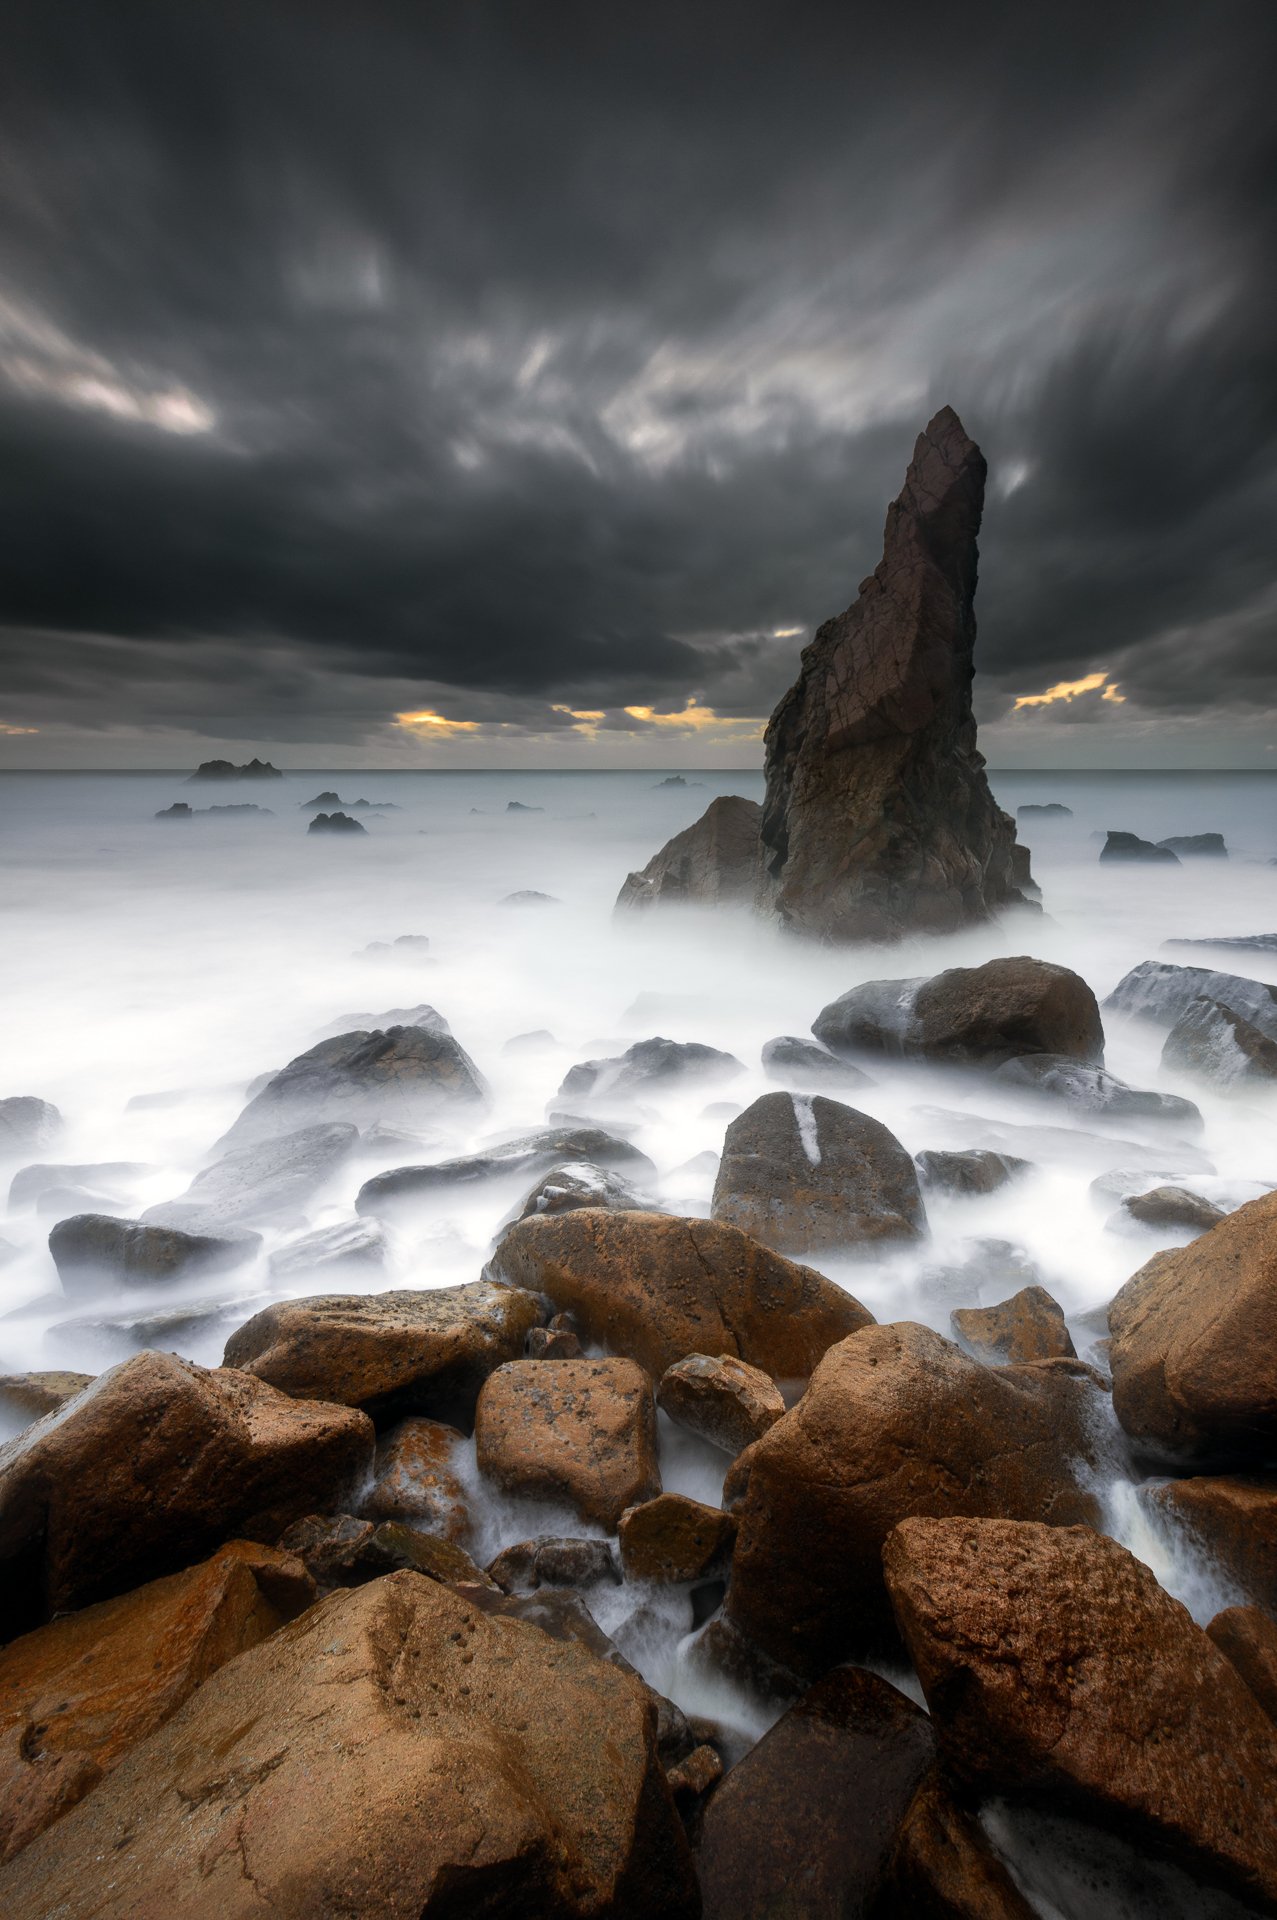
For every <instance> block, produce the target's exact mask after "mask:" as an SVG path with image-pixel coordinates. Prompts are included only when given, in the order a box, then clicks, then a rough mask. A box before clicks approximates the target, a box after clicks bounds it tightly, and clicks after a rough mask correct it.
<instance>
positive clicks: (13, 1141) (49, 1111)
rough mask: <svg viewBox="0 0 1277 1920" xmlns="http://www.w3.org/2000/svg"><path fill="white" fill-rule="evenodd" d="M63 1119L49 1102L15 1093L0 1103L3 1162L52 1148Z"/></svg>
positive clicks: (0, 1141) (0, 1157)
mask: <svg viewBox="0 0 1277 1920" xmlns="http://www.w3.org/2000/svg"><path fill="white" fill-rule="evenodd" d="M62 1125H63V1122H62V1115H61V1114H60V1113H59V1112H58V1110H57V1108H56V1107H55V1106H54V1105H53V1104H52V1103H51V1102H50V1101H48V1100H38V1099H37V1098H36V1097H35V1095H34V1094H29V1093H15V1094H10V1095H9V1096H8V1098H7V1099H4V1100H0V1160H8V1159H11V1158H12V1157H13V1156H14V1155H15V1154H19V1153H31V1152H33V1151H36V1150H38V1149H39V1148H41V1147H51V1146H52V1145H53V1143H54V1141H55V1140H56V1139H57V1137H58V1135H59V1134H60V1133H61V1131H62Z"/></svg>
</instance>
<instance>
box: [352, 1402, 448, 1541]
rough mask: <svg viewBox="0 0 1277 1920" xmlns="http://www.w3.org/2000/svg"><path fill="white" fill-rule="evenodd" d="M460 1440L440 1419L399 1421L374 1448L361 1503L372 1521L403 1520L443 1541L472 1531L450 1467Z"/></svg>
mask: <svg viewBox="0 0 1277 1920" xmlns="http://www.w3.org/2000/svg"><path fill="white" fill-rule="evenodd" d="M460 1440H461V1435H460V1434H459V1433H458V1432H457V1430H456V1428H455V1427H446V1426H444V1425H443V1424H442V1422H441V1421H438V1420H425V1419H421V1418H419V1417H418V1418H413V1419H409V1420H401V1421H400V1423H399V1425H398V1426H397V1427H394V1428H392V1429H391V1431H390V1432H389V1433H387V1434H384V1435H383V1436H382V1438H381V1439H380V1440H379V1441H378V1443H377V1458H376V1462H375V1464H374V1466H373V1483H372V1488H371V1491H370V1492H369V1493H368V1495H367V1497H366V1498H365V1500H364V1502H363V1511H364V1513H365V1514H367V1516H368V1518H369V1519H370V1520H405V1521H407V1522H408V1524H409V1525H410V1526H413V1527H419V1528H421V1529H422V1530H423V1531H424V1532H426V1533H437V1534H439V1535H441V1537H442V1538H443V1539H445V1540H455V1541H456V1542H457V1543H458V1544H460V1543H462V1542H464V1541H465V1539H466V1537H467V1535H468V1534H469V1532H470V1513H469V1509H468V1507H467V1505H466V1491H465V1488H464V1487H463V1486H462V1484H461V1481H460V1480H459V1479H458V1477H457V1473H456V1469H455V1467H454V1465H453V1459H454V1450H455V1448H456V1447H457V1445H458V1443H459V1442H460Z"/></svg>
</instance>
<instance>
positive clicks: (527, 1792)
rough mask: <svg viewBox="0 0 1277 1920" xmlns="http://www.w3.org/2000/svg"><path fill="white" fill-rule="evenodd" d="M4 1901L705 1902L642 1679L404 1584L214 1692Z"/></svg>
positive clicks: (116, 1904)
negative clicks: (107, 1865)
mask: <svg viewBox="0 0 1277 1920" xmlns="http://www.w3.org/2000/svg"><path fill="white" fill-rule="evenodd" d="M104 1858H105V1859H109V1861H110V1872H109V1876H107V1877H105V1878H104V1875H103V1872H102V1867H101V1862H102V1861H103V1859H104ZM0 1905H3V1907H4V1910H5V1912H6V1914H7V1915H8V1916H9V1920H37V1916H40V1917H41V1920H42V1917H43V1916H45V1915H47V1914H48V1913H50V1912H52V1911H53V1910H55V1909H56V1910H57V1911H58V1912H59V1913H60V1914H61V1915H63V1916H64V1920H90V1916H92V1920H126V1917H127V1920H135V1917H136V1916H138V1915H142V1914H154V1915H157V1916H158V1915H161V1914H163V1915H169V1914H181V1915H182V1920H250V1916H251V1917H252V1920H256V1917H257V1916H258V1915H260V1914H262V1913H264V1912H268V1913H270V1914H272V1915H276V1916H278V1920H316V1917H317V1916H335V1915H338V1914H356V1913H357V1914H359V1915H361V1916H363V1917H364V1920H373V1916H385V1920H391V1916H407V1915H409V1914H411V1915H412V1916H413V1917H414V1920H416V1917H417V1916H420V1917H421V1920H433V1916H436V1915H437V1916H439V1920H444V1916H460V1915H478V1914H481V1913H487V1914H492V1915H494V1916H495V1915H497V1914H511V1915H513V1914H519V1915H527V1916H529V1920H550V1916H556V1920H587V1917H588V1920H597V1917H598V1916H601V1915H603V1914H604V1913H606V1914H607V1915H609V1916H614V1917H615V1920H692V1916H693V1915H694V1914H695V1912H696V1910H697V1898H696V1883H695V1875H694V1872H693V1869H692V1865H691V1860H690V1856H689V1854H688V1851H687V1845H686V1842H685V1840H684V1838H683V1834H682V1830H681V1828H680V1825H679V1822H678V1817H677V1814H676V1812H675V1809H674V1806H673V1802H672V1801H671V1799H670V1796H669V1792H668V1789H667V1787H666V1785H665V1781H664V1777H663V1775H662V1772H661V1768H660V1763H659V1759H658V1755H657V1749H656V1736H655V1715H654V1712H653V1708H652V1705H651V1703H650V1701H649V1699H648V1697H647V1696H646V1693H645V1691H644V1689H643V1687H642V1684H641V1683H640V1682H639V1681H638V1680H636V1679H635V1678H633V1677H632V1676H630V1675H628V1674H626V1673H624V1672H622V1671H620V1670H619V1669H618V1668H617V1667H615V1666H614V1665H611V1664H609V1663H608V1662H605V1661H602V1660H600V1659H598V1658H597V1657H596V1656H595V1655H594V1654H593V1653H591V1652H588V1651H587V1650H585V1649H583V1648H581V1647H579V1646H576V1645H573V1644H571V1643H570V1642H567V1641H556V1640H552V1639H550V1638H549V1637H548V1636H547V1635H546V1634H544V1633H542V1632H540V1631H538V1630H537V1628H536V1627H534V1626H531V1625H529V1624H527V1623H525V1622H522V1621H519V1620H517V1619H508V1618H500V1617H495V1618H494V1617H489V1616H487V1615H485V1614H484V1613H482V1612H481V1611H479V1610H478V1609H477V1608H476V1607H475V1606H474V1605H473V1604H471V1603H470V1601H468V1600H465V1599H462V1598H460V1597H459V1596H458V1595H456V1594H453V1593H451V1592H449V1591H448V1590H447V1589H446V1588H445V1587H442V1586H440V1585H437V1584H436V1583H433V1582H431V1581H428V1580H422V1579H420V1578H419V1577H418V1576H416V1575H414V1574H411V1573H398V1574H394V1575H392V1576H391V1577H390V1578H388V1579H384V1580H378V1581H374V1582H373V1583H372V1584H371V1585H369V1586H365V1587H363V1588H361V1589H359V1590H357V1591H355V1592H353V1593H340V1594H334V1595H333V1596H332V1597H331V1598H330V1599H328V1600H325V1601H323V1602H321V1603H320V1605H318V1606H317V1607H314V1608H312V1609H311V1610H310V1612H309V1613H307V1614H305V1615H303V1616H302V1618H301V1619H300V1620H296V1621H294V1622H293V1623H292V1625H291V1626H287V1627H285V1628H283V1629H282V1630H281V1631H280V1632H279V1633H276V1634H274V1635H272V1637H271V1638H270V1639H269V1640H267V1641H266V1642H264V1644H262V1645H261V1646H259V1647H257V1648H255V1649H253V1650H252V1651H251V1652H249V1653H246V1654H245V1655H243V1656H242V1657H241V1658H240V1659H238V1660H235V1661H232V1662H231V1663H230V1664H229V1665H228V1666H225V1667H223V1668H222V1669H221V1670H220V1672H218V1673H217V1674H214V1675H213V1677H212V1678H211V1679H210V1680H208V1681H206V1682H205V1684H204V1686H203V1687H201V1688H200V1690H199V1691H198V1692H197V1693H196V1694H195V1695H194V1697H193V1698H192V1699H191V1700H189V1701H188V1702H187V1704H186V1705H185V1706H184V1707H183V1708H182V1709H181V1710H180V1711H179V1713H178V1714H177V1715H176V1716H175V1717H174V1718H173V1719H172V1720H170V1721H169V1723H168V1725H167V1726H165V1727H163V1728H161V1729H160V1730H159V1731H158V1732H157V1733H155V1734H153V1735H152V1736H151V1738H150V1739H149V1740H148V1741H147V1742H146V1743H145V1744H144V1745H143V1746H141V1747H139V1748H136V1749H135V1750H134V1752H133V1753H132V1754H130V1755H128V1756H126V1758H125V1759H124V1760H123V1761H122V1762H121V1764H120V1765H119V1766H118V1767H117V1768H116V1769H115V1770H114V1772H113V1773H112V1774H111V1775H110V1777H109V1778H108V1779H107V1780H106V1781H104V1782H103V1784H102V1785H101V1786H100V1787H99V1788H98V1790H97V1791H96V1792H95V1793H94V1794H93V1795H92V1796H91V1797H90V1798H89V1799H88V1800H86V1801H84V1802H83V1803H82V1804H81V1805H80V1806H79V1807H77V1808H76V1809H74V1810H73V1811H72V1812H71V1813H70V1814H68V1815H67V1816H66V1818H65V1820H64V1821H62V1822H61V1823H60V1824H59V1827H58V1831H57V1832H56V1834H50V1835H48V1836H47V1837H45V1838H42V1839H40V1840H37V1841H35V1842H34V1843H33V1844H32V1846H31V1847H29V1848H28V1849H27V1850H26V1852H25V1853H24V1854H23V1855H21V1856H20V1857H19V1859H18V1860H16V1861H13V1862H12V1863H11V1864H10V1865H9V1866H8V1867H7V1868H6V1869H5V1870H4V1873H3V1876H0Z"/></svg>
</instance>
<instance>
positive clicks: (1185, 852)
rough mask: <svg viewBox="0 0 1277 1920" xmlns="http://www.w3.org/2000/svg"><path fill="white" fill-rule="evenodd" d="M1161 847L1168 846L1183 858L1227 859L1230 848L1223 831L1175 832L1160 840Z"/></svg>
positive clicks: (1158, 843) (1172, 851)
mask: <svg viewBox="0 0 1277 1920" xmlns="http://www.w3.org/2000/svg"><path fill="white" fill-rule="evenodd" d="M1157 845H1158V846H1159V847H1165V848H1168V849H1169V851H1170V852H1171V853H1173V854H1176V855H1177V856H1178V857H1179V858H1180V859H1181V860H1227V858H1228V848H1227V846H1226V845H1225V844H1224V836H1223V834H1222V833H1173V834H1171V835H1170V837H1169V839H1166V840H1159V841H1158V842H1157Z"/></svg>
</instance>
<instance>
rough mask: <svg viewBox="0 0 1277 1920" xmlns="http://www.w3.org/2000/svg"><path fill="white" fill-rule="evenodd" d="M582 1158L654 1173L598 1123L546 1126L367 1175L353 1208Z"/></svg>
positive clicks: (380, 1208)
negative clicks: (478, 1149) (477, 1149)
mask: <svg viewBox="0 0 1277 1920" xmlns="http://www.w3.org/2000/svg"><path fill="white" fill-rule="evenodd" d="M577 1160H586V1161H589V1162H591V1163H592V1164H594V1165H595V1166H600V1167H608V1168H613V1169H615V1168H618V1167H620V1168H624V1169H625V1170H626V1171H628V1172H630V1173H633V1174H636V1175H639V1176H641V1177H649V1176H650V1177H653V1178H654V1177H655V1174H656V1168H655V1167H654V1166H653V1165H652V1162H651V1161H650V1160H649V1159H648V1157H647V1155H646V1154H645V1153H640V1152H639V1150H638V1148H637V1147H634V1146H631V1145H630V1142H629V1141H628V1140H620V1139H618V1138H617V1137H616V1135H615V1134H611V1133H607V1132H605V1131H604V1129H603V1128H602V1127H547V1128H545V1129H544V1130H543V1131H542V1132H540V1133H526V1134H522V1135H520V1137H519V1138H518V1139H516V1140H506V1141H503V1142H502V1143H501V1144H500V1145H499V1146H495V1147H489V1148H487V1149H486V1150H485V1151H484V1152H483V1153H471V1154H466V1155H464V1156H462V1157H461V1158H459V1159H455V1160H440V1161H437V1162H436V1163H435V1164H434V1165H433V1166H427V1167H395V1168H394V1169H393V1170H392V1171H391V1172H389V1173H379V1174H376V1175H374V1177H373V1178H372V1179H371V1180H366V1181H365V1182H364V1184H363V1186H362V1187H361V1188H360V1189H359V1193H358V1196H357V1198H356V1200H355V1211H356V1213H361V1214H374V1215H377V1216H378V1217H385V1216H389V1215H393V1214H394V1213H396V1212H398V1211H400V1210H401V1209H404V1208H406V1207H411V1205H412V1203H413V1202H414V1201H415V1200H416V1199H418V1197H419V1196H421V1195H430V1194H434V1193H445V1192H449V1191H451V1190H453V1189H455V1188H458V1187H467V1186H474V1185H476V1184H478V1183H481V1182H483V1181H486V1180H498V1179H510V1178H513V1177H515V1176H518V1175H522V1176H525V1177H528V1178H530V1177H531V1176H532V1175H534V1174H544V1173H548V1172H549V1171H550V1169H551V1168H553V1167H558V1166H561V1165H562V1164H563V1163H564V1162H565V1161H577Z"/></svg>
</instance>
